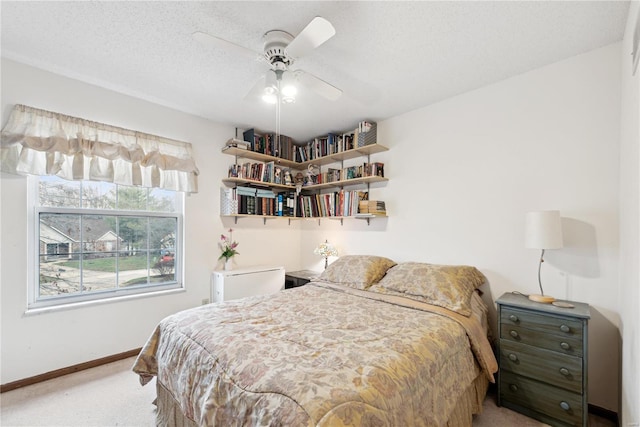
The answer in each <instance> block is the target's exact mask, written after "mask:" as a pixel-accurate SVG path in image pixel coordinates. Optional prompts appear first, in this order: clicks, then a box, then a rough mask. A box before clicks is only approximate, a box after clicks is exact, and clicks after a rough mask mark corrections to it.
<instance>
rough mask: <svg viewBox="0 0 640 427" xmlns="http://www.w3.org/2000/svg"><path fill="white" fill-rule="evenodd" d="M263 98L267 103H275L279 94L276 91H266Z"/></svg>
mask: <svg viewBox="0 0 640 427" xmlns="http://www.w3.org/2000/svg"><path fill="white" fill-rule="evenodd" d="M262 100H263V101H264V102H266V103H267V104H275V103H276V102H278V95H276V94H275V93H264V94H263V95H262Z"/></svg>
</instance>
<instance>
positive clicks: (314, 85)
mask: <svg viewBox="0 0 640 427" xmlns="http://www.w3.org/2000/svg"><path fill="white" fill-rule="evenodd" d="M295 75H296V77H297V79H298V81H300V83H302V84H303V85H305V86H306V87H308V88H309V89H311V90H313V91H314V92H316V93H317V94H319V95H321V96H323V97H325V98H327V99H328V100H330V101H337V100H338V98H340V96H342V90H340V89H338V88H337V87H335V86H333V85H331V84H329V83H327V82H325V81H324V80H322V79H320V78H318V77H316V76H314V75H313V74H309V73H307V72H305V71H302V70H296V71H295Z"/></svg>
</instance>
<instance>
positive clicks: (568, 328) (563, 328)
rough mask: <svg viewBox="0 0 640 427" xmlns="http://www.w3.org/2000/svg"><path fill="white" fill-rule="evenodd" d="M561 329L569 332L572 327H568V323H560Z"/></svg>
mask: <svg viewBox="0 0 640 427" xmlns="http://www.w3.org/2000/svg"><path fill="white" fill-rule="evenodd" d="M560 330H561V331H562V332H569V331H570V330H571V328H570V327H568V326H567V325H560Z"/></svg>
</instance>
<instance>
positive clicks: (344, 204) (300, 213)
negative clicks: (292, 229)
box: [220, 187, 386, 218]
mask: <svg viewBox="0 0 640 427" xmlns="http://www.w3.org/2000/svg"><path fill="white" fill-rule="evenodd" d="M368 197H369V194H368V192H367V191H357V190H351V191H345V190H340V191H336V192H333V193H325V194H314V195H303V194H300V195H297V196H296V192H295V191H293V190H288V191H282V192H278V193H274V192H273V191H271V190H265V189H260V188H253V187H236V188H221V189H220V212H221V213H222V214H223V215H238V214H247V215H267V216H284V217H300V218H322V217H348V216H356V215H357V214H359V213H367V214H368V213H375V214H376V215H384V214H386V210H385V211H384V213H382V211H381V210H379V208H376V209H375V211H374V212H372V211H371V210H370V209H369V206H373V205H370V204H369V202H368ZM373 203H374V204H376V206H378V207H379V206H380V205H379V203H382V209H384V202H379V201H377V202H373ZM363 206H366V209H365V208H363Z"/></svg>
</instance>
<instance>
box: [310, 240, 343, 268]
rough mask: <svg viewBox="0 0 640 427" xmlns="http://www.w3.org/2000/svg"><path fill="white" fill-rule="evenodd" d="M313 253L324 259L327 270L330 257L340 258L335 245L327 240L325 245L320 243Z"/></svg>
mask: <svg viewBox="0 0 640 427" xmlns="http://www.w3.org/2000/svg"><path fill="white" fill-rule="evenodd" d="M313 253H314V254H316V255H321V256H323V257H324V269H325V270H326V269H327V266H328V265H329V262H328V258H329V257H330V256H338V250H337V249H336V248H334V247H333V245H332V244H331V243H329V242H328V241H327V240H325V241H324V242H323V243H320V244H319V245H318V247H317V248H315V249H314V250H313Z"/></svg>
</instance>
